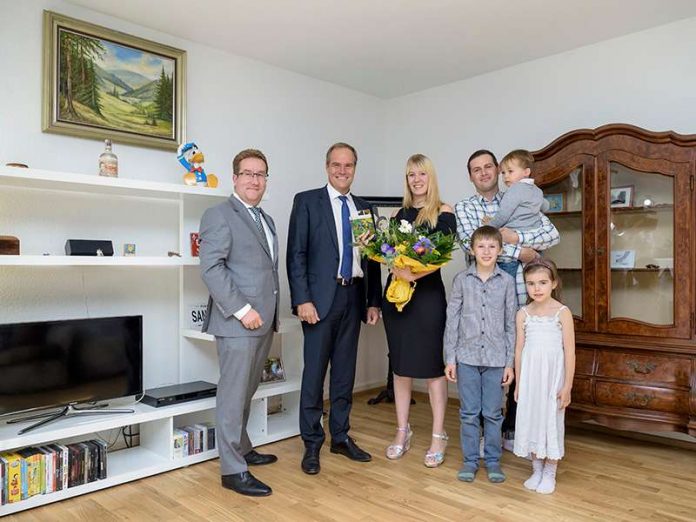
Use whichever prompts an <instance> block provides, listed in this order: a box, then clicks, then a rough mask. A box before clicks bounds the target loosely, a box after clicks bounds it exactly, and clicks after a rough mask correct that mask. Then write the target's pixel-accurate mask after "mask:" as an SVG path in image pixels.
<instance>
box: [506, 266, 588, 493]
mask: <svg viewBox="0 0 696 522" xmlns="http://www.w3.org/2000/svg"><path fill="white" fill-rule="evenodd" d="M523 274H524V281H525V284H526V285H527V294H528V295H529V297H528V298H527V306H524V307H522V308H521V309H520V310H519V311H518V312H517V318H516V321H517V341H516V344H515V375H516V376H517V388H516V389H515V400H516V401H517V419H516V422H515V445H514V452H515V455H517V456H519V457H527V458H530V457H531V459H532V471H533V473H532V475H531V477H529V478H528V479H527V480H526V481H525V483H524V487H525V488H527V489H531V490H533V491H536V492H537V493H545V494H548V493H553V491H554V489H555V488H556V468H557V467H558V461H559V460H560V459H561V458H562V457H563V453H564V447H563V437H564V431H565V427H564V422H563V417H564V414H565V408H566V407H567V406H568V405H569V404H570V390H571V388H572V386H573V374H574V373H575V330H574V328H573V315H572V314H571V312H570V310H569V309H568V307H567V306H565V305H563V304H562V303H560V302H559V301H558V300H557V299H558V294H559V293H560V286H561V281H560V279H559V277H558V271H557V269H556V265H554V264H553V262H552V261H548V260H545V259H541V258H539V259H537V260H535V261H532V262H530V263H529V264H527V266H525V268H524V272H523Z"/></svg>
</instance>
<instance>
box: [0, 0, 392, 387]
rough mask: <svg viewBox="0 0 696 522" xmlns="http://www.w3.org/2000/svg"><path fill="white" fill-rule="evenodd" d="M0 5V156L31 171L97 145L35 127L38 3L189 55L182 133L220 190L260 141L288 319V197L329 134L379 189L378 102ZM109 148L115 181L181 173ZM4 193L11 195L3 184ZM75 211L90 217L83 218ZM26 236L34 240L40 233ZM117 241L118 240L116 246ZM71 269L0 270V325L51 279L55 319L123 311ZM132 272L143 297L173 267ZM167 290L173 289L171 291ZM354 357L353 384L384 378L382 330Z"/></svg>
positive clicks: (95, 16) (85, 154) (83, 155)
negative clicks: (64, 272) (240, 156)
mask: <svg viewBox="0 0 696 522" xmlns="http://www.w3.org/2000/svg"><path fill="white" fill-rule="evenodd" d="M0 7H1V12H2V14H3V20H4V22H3V27H2V31H0V70H2V71H4V73H3V78H4V79H3V81H2V86H1V87H0V163H1V164H4V163H6V162H10V161H12V162H22V163H27V164H29V166H30V167H34V168H41V169H49V170H57V171H70V172H79V173H87V174H91V173H94V174H96V172H97V157H98V155H99V154H100V153H101V151H102V149H103V145H102V144H101V143H100V142H99V141H95V140H85V139H81V138H74V137H68V136H61V135H55V134H47V133H42V132H41V106H42V105H41V104H42V100H41V92H42V78H41V71H42V67H41V59H42V45H43V44H42V11H43V10H44V9H49V10H53V11H56V12H59V13H62V14H65V15H68V16H72V17H75V18H78V19H81V20H85V21H89V22H93V23H96V24H99V25H103V26H106V27H109V28H112V29H116V30H119V31H123V32H125V33H128V34H133V35H136V36H140V37H143V38H147V39H150V40H154V41H157V42H160V43H164V44H167V45H171V46H173V47H177V48H180V49H184V50H185V51H186V52H187V60H188V74H187V96H186V105H187V138H188V139H189V140H194V141H196V142H197V143H198V145H199V147H201V150H202V151H203V152H204V153H205V155H206V170H207V171H208V172H212V173H216V174H218V176H219V177H220V178H221V186H222V187H224V188H227V189H230V190H231V178H230V175H229V172H230V163H231V160H232V158H233V156H234V155H235V154H236V153H237V152H238V151H239V150H241V149H243V148H247V147H255V148H259V149H261V150H263V151H264V152H265V153H266V155H267V157H268V159H269V166H270V174H271V177H270V181H269V199H268V200H267V201H265V202H264V203H263V207H264V209H265V210H267V211H268V212H269V213H270V214H271V215H272V216H273V217H274V218H275V220H276V223H277V226H278V230H279V233H280V244H281V252H280V255H281V261H282V262H281V266H282V268H281V278H282V306H283V311H284V313H285V314H287V315H289V293H288V286H287V278H286V275H285V268H284V264H285V263H284V259H285V242H286V234H287V225H288V216H289V213H290V208H291V205H292V196H293V194H294V193H295V192H298V191H300V190H304V189H308V188H314V187H318V186H321V185H323V184H325V183H326V174H325V172H324V164H323V161H324V154H325V151H326V148H327V147H328V146H329V145H330V144H331V143H333V142H335V141H339V140H340V141H347V142H349V143H352V144H353V145H355V146H356V148H357V149H358V153H359V165H358V172H357V175H356V181H355V185H354V191H355V192H356V193H358V194H360V193H365V194H366V193H380V192H382V191H381V190H380V188H381V187H379V184H380V178H379V176H377V177H375V174H378V173H380V172H381V168H382V164H383V163H382V144H381V138H382V121H383V120H382V114H381V110H382V103H383V102H382V100H379V99H378V98H375V97H372V96H368V95H365V94H362V93H358V92H355V91H351V90H349V89H345V88H342V87H339V86H336V85H332V84H329V83H326V82H322V81H318V80H314V79H310V78H308V77H305V76H301V75H299V74H295V73H291V72H288V71H285V70H282V69H278V68H275V67H271V66H268V65H265V64H261V63H258V62H254V61H252V60H248V59H246V58H242V57H239V56H234V55H231V54H227V53H224V52H222V51H219V50H216V49H212V48H209V47H205V46H203V45H200V44H197V43H194V42H190V41H187V40H183V39H180V38H177V37H176V36H173V35H168V34H162V33H158V32H155V31H152V30H149V29H146V28H144V27H140V26H137V25H133V24H130V23H127V22H124V21H122V20H118V19H115V18H111V17H108V16H104V15H102V14H99V13H96V12H93V11H90V10H86V9H83V8H80V7H76V6H74V5H72V4H68V3H65V2H62V1H51V0H30V1H22V2H17V1H13V0H0ZM202 29H203V30H204V28H202ZM173 32H175V30H174V29H173ZM114 150H115V152H116V153H117V155H118V158H119V175H120V176H121V177H123V178H136V179H146V180H154V181H162V182H171V183H181V182H182V177H183V174H184V173H185V172H184V170H183V169H182V168H181V166H180V165H179V164H178V162H177V161H176V157H175V153H174V152H167V151H160V150H157V149H149V148H143V147H134V146H128V145H122V144H119V143H118V142H116V144H115V146H114ZM5 197H6V198H11V197H12V196H11V195H10V194H8V193H7V191H5ZM69 199H70V198H68V200H69ZM68 200H63V199H62V198H55V199H54V200H53V201H52V202H51V205H50V207H51V208H50V209H49V210H48V211H47V212H42V217H44V218H45V219H48V220H49V221H50V214H51V212H56V213H65V212H69V211H70V209H69V207H68V205H69V202H68ZM3 201H5V203H6V205H5V206H6V209H8V206H9V205H7V202H9V199H6V200H3V199H2V194H0V206H2V205H3ZM8 211H9V210H8ZM46 214H48V216H49V217H48V218H46V217H45V216H46ZM0 216H2V209H0ZM85 219H89V217H88V216H85ZM11 221H12V219H6V220H5V226H3V222H2V219H1V218H0V234H12V230H11V229H10V222H11ZM44 222H45V221H44ZM37 230H38V231H39V234H41V232H40V231H41V230H42V227H41V226H37ZM45 234H46V239H47V243H48V242H52V243H55V242H56V239H55V238H52V237H50V233H48V232H45ZM104 237H106V236H104ZM33 240H34V242H37V241H41V239H40V237H34V238H33ZM49 240H50V241H49ZM63 240H64V238H63V239H61V241H63ZM59 242H60V241H59ZM116 246H117V247H119V248H120V245H116ZM141 246H143V245H141ZM139 248H140V247H139ZM54 253H59V252H54ZM70 270H72V272H71V273H70V274H68V277H62V278H61V277H53V276H51V274H48V273H47V272H42V274H41V277H32V276H31V274H27V273H26V271H24V270H17V269H14V268H4V269H2V270H1V271H0V279H2V281H4V283H3V285H4V287H5V291H3V290H2V289H0V301H2V302H0V322H10V321H12V320H37V319H42V318H44V315H43V313H44V311H45V310H44V308H42V307H40V306H38V304H39V303H41V295H42V292H43V288H45V287H44V286H43V285H44V284H45V282H46V279H49V280H51V281H52V283H51V284H52V287H51V297H50V302H52V303H54V305H55V306H56V307H60V311H59V310H55V313H56V314H58V317H66V316H69V317H75V316H79V315H81V314H84V313H86V311H85V310H84V306H85V305H84V304H81V303H82V302H83V298H84V301H89V303H90V304H91V305H92V306H91V308H92V309H99V310H101V312H102V313H105V314H108V313H112V312H115V311H116V309H117V308H118V310H121V309H122V306H116V305H110V304H109V303H110V302H112V303H114V302H115V301H116V300H118V301H120V300H121V298H123V299H125V300H126V301H127V299H128V297H127V295H121V297H120V298H118V299H116V298H115V297H114V295H113V294H111V295H110V296H108V298H107V296H103V295H100V294H98V293H96V292H90V290H89V289H90V288H92V287H91V286H90V284H89V281H90V278H89V276H90V275H93V276H94V277H98V274H94V273H93V272H94V270H91V271H90V270H89V269H87V270H84V271H85V272H89V273H88V274H87V285H86V286H85V287H84V288H86V289H87V290H84V292H82V291H78V290H76V289H80V288H83V286H82V284H83V283H81V281H84V276H83V275H82V274H81V271H82V270H83V269H79V268H76V269H70ZM143 278H144V279H146V280H148V281H152V282H151V283H150V284H149V286H148V285H146V287H145V288H143V286H142V285H143V282H142V281H140V280H141V279H143ZM143 278H141V277H140V276H136V277H135V280H137V281H138V283H137V284H136V283H133V285H135V286H137V288H138V289H141V290H140V291H142V292H143V294H146V295H152V293H153V292H157V291H158V290H157V289H158V288H163V287H167V285H169V284H173V285H178V282H177V277H176V275H175V274H173V273H171V272H170V271H167V270H164V271H159V272H158V271H157V270H148V271H147V277H144V276H143ZM78 283H79V285H78ZM40 285H41V286H40ZM115 286H116V287H117V288H115V289H114V291H118V290H119V288H118V286H119V285H118V284H117V285H115ZM10 289H12V291H11V292H10ZM101 290H102V294H103V289H101ZM127 292H128V287H126V288H125V289H124V288H121V289H120V293H121V294H124V293H127ZM175 295H176V287H175V288H174V299H176V297H175ZM25 296H26V297H25ZM139 297H140V292H139V293H137V294H133V298H134V299H138V298H139ZM170 297H171V296H170ZM151 300H152V298H151ZM173 303H174V308H173V309H172V308H171V307H165V305H164V304H156V303H155V304H154V306H156V307H159V308H158V310H160V313H159V314H158V315H154V316H153V318H152V321H154V322H155V324H153V330H154V331H156V332H157V333H158V335H162V336H164V337H163V338H162V339H161V340H160V342H161V343H162V345H168V346H175V345H176V344H177V343H178V333H177V332H176V330H175V328H172V327H169V328H167V326H168V325H167V317H171V321H176V317H177V316H178V309H177V308H176V306H177V305H176V301H175V300H174V302H173ZM39 310H42V311H41V312H39ZM165 312H166V313H165ZM170 312H171V313H170ZM173 324H174V323H173ZM360 353H361V356H360V360H359V362H358V365H359V376H358V385H361V384H362V385H364V384H366V383H376V382H380V381H381V380H383V378H384V375H385V373H386V358H385V353H386V348H385V346H384V341H383V333H382V329H381V328H378V329H375V331H372V332H370V333H367V334H363V343H362V348H361V351H360ZM175 359H176V358H172V359H171V360H170V361H169V362H168V363H167V362H165V364H164V366H161V367H158V368H156V369H155V368H153V369H152V371H151V372H149V373H148V372H147V371H146V383H145V384H146V385H147V386H155V385H159V384H163V383H165V382H175V381H176V379H177V371H176V368H177V366H176V360H175Z"/></svg>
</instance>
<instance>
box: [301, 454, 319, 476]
mask: <svg viewBox="0 0 696 522" xmlns="http://www.w3.org/2000/svg"><path fill="white" fill-rule="evenodd" d="M320 469H321V465H320V464H319V448H305V452H304V456H303V457H302V471H304V472H305V473H307V475H316V474H317V473H319V470H320Z"/></svg>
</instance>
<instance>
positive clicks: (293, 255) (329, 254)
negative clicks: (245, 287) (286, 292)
mask: <svg viewBox="0 0 696 522" xmlns="http://www.w3.org/2000/svg"><path fill="white" fill-rule="evenodd" d="M352 197H353V202H354V203H355V206H356V208H357V209H358V210H364V209H369V208H370V204H369V203H368V202H367V201H365V200H364V199H361V198H359V197H356V196H352ZM339 261H340V260H339V257H338V237H337V235H336V225H335V222H334V215H333V210H332V207H331V201H330V200H329V193H328V192H327V189H326V187H322V188H320V189H314V190H308V191H305V192H300V193H299V194H297V195H295V200H294V202H293V205H292V213H291V214H290V227H289V230H288V249H287V269H288V281H289V283H290V298H291V304H292V313H293V314H297V306H298V305H301V304H303V303H307V302H312V303H314V306H315V307H316V309H317V313H318V314H319V319H323V318H324V317H326V315H327V314H328V313H329V309H330V308H331V304H332V303H333V299H334V295H335V293H336V288H337V286H338V285H337V284H336V274H337V273H338V265H339ZM361 267H362V271H363V274H364V278H363V280H362V282H361V283H360V288H359V291H360V297H361V299H360V307H361V309H360V312H361V316H362V318H363V321H365V318H366V313H367V307H368V306H380V304H381V301H382V280H381V274H380V267H379V263H377V262H375V261H367V260H366V259H364V258H363V259H362V260H361Z"/></svg>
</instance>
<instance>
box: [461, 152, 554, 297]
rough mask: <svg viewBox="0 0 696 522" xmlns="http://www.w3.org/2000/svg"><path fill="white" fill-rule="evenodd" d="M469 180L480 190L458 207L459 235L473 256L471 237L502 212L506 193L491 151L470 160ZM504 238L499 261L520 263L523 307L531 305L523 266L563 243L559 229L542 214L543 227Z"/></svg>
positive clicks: (518, 284)
mask: <svg viewBox="0 0 696 522" xmlns="http://www.w3.org/2000/svg"><path fill="white" fill-rule="evenodd" d="M467 168H468V170H469V178H470V179H471V182H472V183H473V184H474V186H475V187H476V194H475V195H473V196H471V197H470V198H467V199H463V200H462V201H460V202H459V203H457V204H456V205H455V207H454V213H455V214H456V216H457V235H458V236H459V241H460V242H461V244H462V249H463V250H464V252H465V253H466V254H467V255H468V256H469V261H471V259H472V256H471V255H470V253H469V241H470V239H471V234H473V233H474V230H476V229H477V228H478V227H480V226H481V225H483V223H482V220H483V218H484V217H485V216H490V217H492V216H494V215H495V213H496V212H498V208H499V206H500V199H501V197H502V193H501V192H499V190H498V160H497V159H496V158H495V155H494V154H493V153H492V152H490V151H488V150H477V151H476V152H474V153H473V154H472V155H471V157H470V158H469V162H468V163H467ZM500 232H501V234H502V235H503V241H504V245H503V253H502V254H501V255H500V256H499V257H498V261H514V260H519V261H520V264H519V267H518V269H517V277H516V278H515V283H516V289H517V300H518V303H519V305H520V306H523V305H524V304H525V303H526V302H527V289H526V288H525V284H524V278H523V277H522V266H523V263H529V262H530V261H531V260H532V259H534V258H535V257H537V256H538V255H539V254H538V251H540V250H546V249H547V248H551V247H552V246H554V245H556V244H557V243H558V242H559V241H560V236H559V235H558V230H556V227H555V226H554V225H553V223H551V221H550V220H549V218H547V217H546V216H544V215H542V221H541V227H539V228H537V229H534V230H527V231H525V232H522V231H520V232H516V231H514V230H510V229H507V228H502V229H500Z"/></svg>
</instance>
